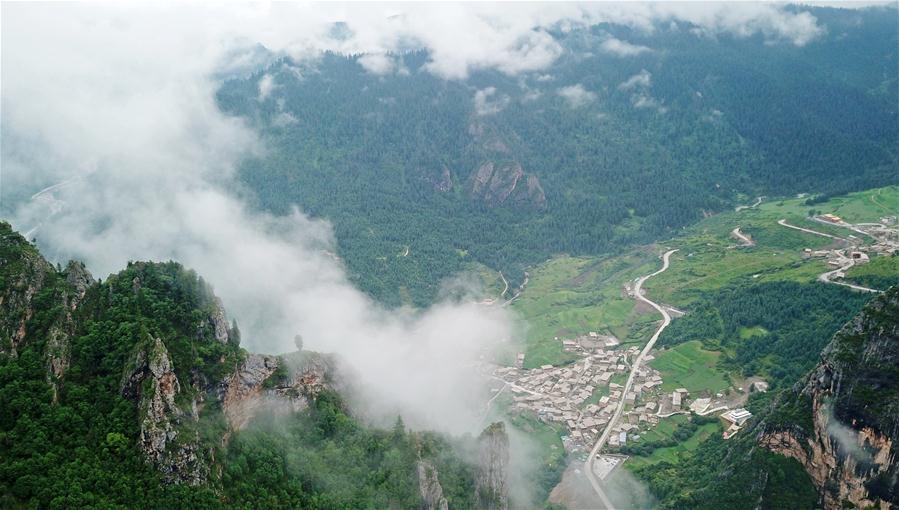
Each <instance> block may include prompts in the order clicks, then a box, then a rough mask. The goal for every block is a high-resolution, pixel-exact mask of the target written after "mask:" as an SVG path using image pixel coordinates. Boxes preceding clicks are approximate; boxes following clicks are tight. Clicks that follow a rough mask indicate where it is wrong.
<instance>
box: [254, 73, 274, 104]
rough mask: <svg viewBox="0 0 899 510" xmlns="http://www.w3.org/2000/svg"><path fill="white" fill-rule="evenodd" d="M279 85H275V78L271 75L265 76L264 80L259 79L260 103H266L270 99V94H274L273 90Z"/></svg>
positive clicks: (263, 76)
mask: <svg viewBox="0 0 899 510" xmlns="http://www.w3.org/2000/svg"><path fill="white" fill-rule="evenodd" d="M275 87H277V85H275V78H274V76H272V75H270V74H263V75H262V78H259V96H258V99H259V101H260V102H261V101H265V100H266V98H268V96H269V94H271V93H272V90H274V89H275Z"/></svg>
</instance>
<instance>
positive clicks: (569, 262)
mask: <svg viewBox="0 0 899 510" xmlns="http://www.w3.org/2000/svg"><path fill="white" fill-rule="evenodd" d="M652 263H654V259H653V257H651V256H650V255H649V254H646V253H643V252H634V253H632V254H628V255H622V256H620V257H614V258H600V259H589V258H580V257H557V258H554V259H551V260H549V261H547V262H545V263H543V264H540V265H539V266H537V267H536V268H534V269H533V270H531V271H530V279H529V281H528V285H527V287H526V288H525V290H524V292H523V293H522V294H521V297H520V298H519V299H518V300H516V301H515V302H514V304H513V309H514V310H516V311H517V312H519V313H520V314H521V315H522V316H523V317H525V318H526V319H527V321H528V328H529V329H528V332H527V351H526V357H525V366H526V367H529V368H533V367H537V366H540V365H544V364H547V363H552V364H559V363H564V362H566V361H569V360H571V359H573V357H572V356H571V355H569V354H567V353H565V352H563V351H562V343H561V342H560V341H557V340H555V338H556V337H559V338H560V339H561V338H572V337H574V336H577V335H583V334H586V333H588V332H589V331H596V332H600V333H603V334H612V335H615V336H616V337H618V338H620V339H621V340H623V341H628V340H630V341H638V342H645V341H646V339H647V337H645V336H644V335H643V334H642V329H643V324H644V323H652V322H655V321H657V320H658V314H656V313H655V312H654V311H653V313H652V314H643V313H641V312H640V311H638V310H637V308H636V306H635V302H634V300H633V299H632V298H630V297H628V296H627V295H626V294H625V293H624V290H623V286H624V284H625V282H627V281H629V280H632V279H633V278H635V277H636V276H637V275H639V274H641V272H642V271H645V270H647V268H649V267H651V264H652Z"/></svg>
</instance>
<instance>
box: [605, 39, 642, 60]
mask: <svg viewBox="0 0 899 510" xmlns="http://www.w3.org/2000/svg"><path fill="white" fill-rule="evenodd" d="M599 47H600V49H601V50H602V51H604V52H606V53H609V54H611V55H615V56H617V57H633V56H636V55H640V54H642V53H650V52H652V49H651V48H648V47H646V46H640V45H637V44H631V43H629V42H627V41H622V40H620V39H616V38H614V37H611V38H609V39H606V40H605V41H603V42H602V43H601V44H600V45H599Z"/></svg>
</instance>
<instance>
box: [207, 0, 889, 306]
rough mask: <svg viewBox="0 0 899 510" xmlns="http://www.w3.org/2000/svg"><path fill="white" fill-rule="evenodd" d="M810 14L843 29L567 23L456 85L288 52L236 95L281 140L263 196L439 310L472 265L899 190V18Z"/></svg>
mask: <svg viewBox="0 0 899 510" xmlns="http://www.w3.org/2000/svg"><path fill="white" fill-rule="evenodd" d="M797 9H798V8H797ZM801 9H804V10H808V11H809V12H810V13H812V14H813V15H814V16H816V17H817V19H818V20H819V22H820V23H821V25H823V26H824V27H825V29H826V33H825V34H824V35H822V36H821V37H818V38H816V39H814V40H812V41H810V42H808V43H807V44H805V45H803V46H795V45H793V44H789V43H786V42H783V41H773V42H772V41H769V40H767V39H765V38H764V37H763V36H762V35H756V36H753V37H736V36H733V35H726V34H721V35H719V36H717V37H710V36H707V35H701V34H700V33H699V32H700V31H699V29H698V28H697V27H694V26H691V25H689V24H688V23H685V22H672V23H670V24H666V25H662V24H660V25H659V26H656V27H655V28H654V30H653V31H651V32H647V31H638V30H634V29H630V28H627V27H623V26H618V25H609V24H601V25H595V26H591V27H586V28H574V29H571V30H561V29H559V30H558V31H556V32H553V33H552V35H553V37H554V38H555V39H556V40H557V41H558V42H559V43H560V44H561V45H562V47H564V49H565V51H564V53H563V56H562V57H561V58H559V59H558V60H557V61H556V62H555V63H554V64H553V66H552V67H551V68H550V69H549V70H547V71H546V72H540V73H531V74H525V75H521V76H516V77H510V76H507V75H505V74H502V73H499V72H497V71H477V72H474V73H473V74H471V76H469V77H468V78H467V79H465V80H444V79H443V78H440V77H437V76H434V75H433V74H431V73H429V72H428V71H427V70H426V65H427V63H428V62H429V59H430V57H429V55H428V54H427V53H426V52H423V51H410V52H408V53H404V54H401V55H393V56H390V57H391V58H393V59H395V60H394V62H395V65H394V68H393V71H391V72H387V73H386V74H374V73H371V72H369V71H367V70H366V69H365V68H364V67H363V66H362V65H361V64H360V61H361V59H362V58H364V57H363V56H361V55H355V56H343V55H337V54H331V53H326V54H322V55H321V56H320V58H319V59H317V60H314V61H294V60H292V59H290V58H289V57H283V58H280V59H276V58H277V56H276V55H273V56H272V57H271V58H272V59H276V60H275V61H274V63H272V64H271V65H269V66H268V67H267V68H266V69H263V70H260V71H258V72H256V73H253V74H251V75H249V76H241V77H232V79H230V80H228V81H227V82H226V83H225V84H224V85H223V86H222V87H221V89H220V90H219V92H218V101H219V105H220V107H221V108H222V109H223V110H225V111H226V112H229V113H231V114H233V115H237V116H241V117H243V118H244V119H246V120H248V121H249V122H250V123H251V124H252V125H253V126H254V127H256V128H257V129H259V130H260V131H261V132H262V133H263V140H264V142H265V145H266V151H265V153H264V155H262V156H261V157H259V158H255V159H251V160H250V161H247V162H246V163H245V164H244V167H243V170H242V179H243V181H244V183H245V184H246V185H247V190H246V191H247V192H248V193H249V194H250V195H251V196H253V197H255V200H256V202H257V205H258V206H259V207H261V208H264V209H270V210H275V211H279V212H283V211H284V210H286V209H288V208H289V207H290V206H291V205H293V204H297V205H299V206H300V207H301V208H303V209H304V210H305V211H308V212H309V213H311V214H313V215H315V216H321V217H327V218H329V219H330V220H331V221H332V222H333V224H334V227H335V231H336V234H337V239H338V244H339V246H340V255H341V257H343V258H344V259H345V261H346V262H347V264H348V266H349V268H350V270H351V272H352V274H353V276H354V277H355V278H356V279H357V280H358V283H359V284H360V285H361V286H362V287H363V288H364V289H365V290H366V291H368V292H370V293H371V294H373V295H375V296H376V297H378V298H380V299H381V300H383V301H385V302H388V303H394V304H396V303H400V302H403V301H406V302H410V301H411V302H414V303H418V304H422V303H426V302H428V301H430V300H431V299H432V298H433V296H434V295H435V293H436V292H437V290H438V288H439V281H440V279H441V278H442V277H445V276H447V275H449V274H451V273H453V272H456V271H458V270H459V269H461V268H462V267H463V266H464V265H465V263H466V262H468V261H471V260H474V261H478V262H482V263H485V264H487V265H489V266H491V267H493V268H495V269H500V270H504V271H505V272H506V274H507V275H510V276H512V277H513V278H512V282H513V284H514V283H518V282H520V281H521V280H522V279H523V275H522V273H521V270H522V268H523V267H524V266H525V265H527V264H530V263H534V262H538V261H541V260H543V259H545V258H546V257H547V256H548V255H550V254H553V253H559V252H569V253H600V252H606V251H609V250H613V249H615V248H617V247H621V246H624V245H626V244H629V243H633V242H641V241H650V240H653V239H656V238H658V237H661V236H664V235H666V234H667V233H668V232H671V231H673V230H674V229H677V228H679V227H681V226H683V225H686V224H689V223H691V222H693V221H695V220H697V219H699V218H701V217H702V216H703V215H704V214H709V213H711V212H715V211H721V210H724V209H725V208H729V207H732V205H733V204H735V203H737V202H739V201H741V200H749V197H752V196H756V195H761V194H766V195H787V194H793V193H798V192H808V193H824V194H834V193H841V192H845V191H848V190H854V189H861V188H865V187H873V186H877V185H883V184H887V183H892V182H895V176H896V172H897V169H899V166H897V155H896V153H895V140H896V139H897V136H899V128H897V125H899V124H897V105H896V101H895V98H896V94H897V89H896V74H895V68H896V47H897V43H899V30H897V26H896V23H895V11H894V10H893V9H887V8H882V9H874V10H857V11H856V10H840V9H824V8H807V7H802V8H801ZM338 32H339V31H338ZM610 41H612V42H615V41H617V42H619V43H620V42H621V41H624V42H625V43H628V44H630V45H632V46H629V48H632V50H631V51H630V52H629V53H627V54H622V53H620V52H616V51H614V50H610V49H609V48H610V47H614V45H611V46H610V44H609V43H610ZM398 219H401V220H402V221H398Z"/></svg>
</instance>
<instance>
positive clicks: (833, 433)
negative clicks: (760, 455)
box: [759, 288, 899, 509]
mask: <svg viewBox="0 0 899 510" xmlns="http://www.w3.org/2000/svg"><path fill="white" fill-rule="evenodd" d="M778 407H779V409H777V410H776V412H775V418H774V419H773V420H772V421H771V422H770V423H768V424H766V425H765V426H764V429H763V430H762V431H761V433H760V434H759V443H760V444H761V445H762V446H764V447H766V448H768V449H770V450H772V451H774V452H776V453H780V454H782V455H786V456H788V457H792V458H795V459H797V460H798V461H799V462H800V463H802V465H803V466H804V467H805V469H806V471H807V472H808V473H809V475H810V476H811V478H812V480H813V482H814V483H815V485H816V486H817V488H818V490H819V491H820V493H821V497H822V503H823V504H824V506H825V508H828V509H837V508H846V507H853V506H854V507H859V508H869V507H874V508H881V509H887V508H893V507H894V506H896V505H899V478H897V473H899V463H897V456H896V454H897V446H899V288H893V289H891V290H889V291H888V292H886V293H885V294H883V295H881V296H880V297H878V298H876V299H875V300H873V301H872V302H871V303H870V304H869V305H868V306H867V307H866V308H865V309H864V310H863V311H862V313H860V314H859V315H858V316H857V317H855V318H854V319H853V320H852V321H851V322H850V323H849V324H847V325H846V326H845V327H843V329H842V330H841V331H840V332H839V333H837V335H835V337H834V339H833V341H832V342H831V343H830V344H829V345H828V346H827V348H826V349H825V350H824V352H823V353H822V355H821V361H820V363H819V364H818V365H817V367H816V368H815V369H814V370H813V371H812V373H811V374H810V375H809V376H808V377H807V379H806V380H805V381H803V382H802V383H801V384H799V385H797V387H796V388H795V390H794V393H793V394H791V395H789V396H788V397H787V398H786V399H785V400H784V401H783V402H781V403H780V404H779V406H778ZM778 416H780V417H778ZM784 416H786V419H784V418H783V417H784Z"/></svg>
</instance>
